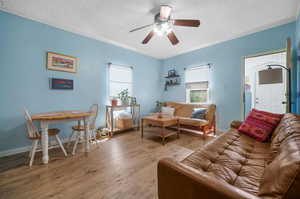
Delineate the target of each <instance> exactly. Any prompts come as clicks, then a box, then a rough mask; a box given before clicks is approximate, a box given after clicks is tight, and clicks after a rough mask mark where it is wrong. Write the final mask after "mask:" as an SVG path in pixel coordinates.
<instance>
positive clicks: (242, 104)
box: [241, 48, 287, 119]
mask: <svg viewBox="0 0 300 199" xmlns="http://www.w3.org/2000/svg"><path fill="white" fill-rule="evenodd" d="M283 52H287V49H286V48H283V49H279V50H271V51H264V52H260V53H256V54H251V55H246V56H243V57H242V58H241V66H242V67H241V77H242V78H241V80H242V82H241V83H242V87H241V88H242V89H241V118H243V119H245V118H246V115H245V67H246V66H245V59H248V58H254V57H260V56H265V55H272V54H277V53H283Z"/></svg>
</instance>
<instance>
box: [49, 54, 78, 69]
mask: <svg viewBox="0 0 300 199" xmlns="http://www.w3.org/2000/svg"><path fill="white" fill-rule="evenodd" d="M77 66H78V58H77V57H73V56H68V55H63V54H59V53H54V52H47V69H48V70H55V71H62V72H69V73H77Z"/></svg>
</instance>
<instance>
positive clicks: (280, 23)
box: [157, 17, 296, 60]
mask: <svg viewBox="0 0 300 199" xmlns="http://www.w3.org/2000/svg"><path fill="white" fill-rule="evenodd" d="M295 20H296V18H295V17H291V18H288V19H284V20H281V21H278V22H275V23H272V24H269V25H265V26H261V27H258V28H255V29H252V30H250V31H246V32H243V33H239V34H235V35H234V36H232V37H228V38H226V39H221V40H217V41H214V42H210V43H206V44H203V45H200V46H196V47H193V48H190V49H188V50H184V51H181V52H180V53H179V54H177V55H171V56H166V57H160V58H157V59H159V60H165V59H169V58H173V57H177V56H181V55H183V54H186V53H189V52H192V51H196V50H200V49H202V48H206V47H209V46H213V45H216V44H219V43H223V42H226V41H230V40H233V39H238V38H241V37H244V36H248V35H251V34H254V33H257V32H261V31H264V30H269V29H271V28H275V27H278V26H281V25H286V24H288V23H291V22H294V21H295Z"/></svg>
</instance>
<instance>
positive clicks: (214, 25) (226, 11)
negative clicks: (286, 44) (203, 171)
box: [0, 0, 300, 59]
mask: <svg viewBox="0 0 300 199" xmlns="http://www.w3.org/2000/svg"><path fill="white" fill-rule="evenodd" d="M0 1H1V2H2V4H0V6H1V7H2V8H1V9H3V10H6V11H8V12H11V13H14V14H17V15H20V16H23V17H27V18H30V19H33V20H36V21H39V22H42V23H46V24H49V25H52V26H55V27H57V28H61V29H64V30H67V31H71V32H75V33H79V34H81V35H85V36H88V37H91V38H94V39H98V40H102V41H106V42H110V43H113V44H116V45H119V46H122V47H125V48H129V49H131V50H134V51H137V52H140V53H143V54H145V55H149V56H152V57H155V58H159V59H164V58H168V57H171V56H175V55H178V54H181V53H184V52H188V51H191V50H195V49H198V48H201V47H205V46H208V45H211V44H215V43H218V42H221V41H225V40H228V39H232V38H235V37H239V36H242V35H245V34H249V33H253V32H257V31H260V30H264V29H267V28H270V27H274V26H277V25H281V24H285V23H288V22H291V21H293V20H295V18H296V15H297V10H298V7H299V4H300V1H299V0H173V1H170V0H167V1H166V0H161V1H158V0H51V1H49V0H0ZM161 4H169V5H171V6H172V7H173V8H174V12H173V18H178V19H180V18H182V19H185V18H186V19H200V20H201V26H200V28H186V27H175V28H174V29H175V30H174V31H175V34H176V35H177V37H178V39H179V40H180V43H179V44H178V45H177V46H172V45H171V43H170V42H169V41H168V39H167V38H165V37H158V36H155V37H154V38H152V39H151V40H150V42H149V43H148V44H147V45H142V44H141V41H142V40H143V39H144V38H145V36H146V35H147V34H148V32H149V31H150V28H148V29H145V30H141V31H137V32H134V33H129V30H131V29H133V28H135V27H138V26H142V25H146V24H150V23H152V22H153V17H154V14H155V13H157V12H158V10H159V5H161Z"/></svg>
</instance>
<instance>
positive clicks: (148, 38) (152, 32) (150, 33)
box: [142, 31, 154, 44]
mask: <svg viewBox="0 0 300 199" xmlns="http://www.w3.org/2000/svg"><path fill="white" fill-rule="evenodd" d="M153 35H154V31H151V32H149V34H148V35H147V36H146V37H145V39H144V40H143V41H142V44H147V43H148V42H149V40H150V39H151V38H152V37H153Z"/></svg>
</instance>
